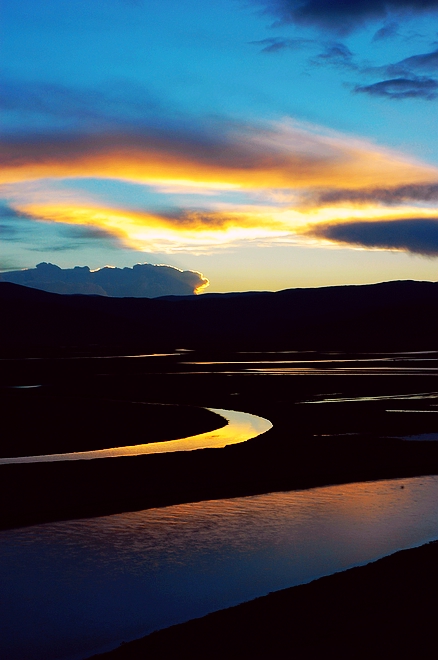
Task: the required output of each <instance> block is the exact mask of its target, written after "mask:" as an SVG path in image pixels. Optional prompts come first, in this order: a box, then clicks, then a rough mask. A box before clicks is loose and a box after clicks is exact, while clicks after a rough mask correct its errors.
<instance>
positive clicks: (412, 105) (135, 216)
mask: <svg viewBox="0 0 438 660" xmlns="http://www.w3.org/2000/svg"><path fill="white" fill-rule="evenodd" d="M425 7H426V8H425ZM2 11H3V15H2V28H1V29H2V43H3V48H2V51H3V63H4V66H3V70H2V77H3V81H2V100H1V109H2V115H3V116H2V128H3V131H2V132H3V143H4V144H3V154H4V155H3V158H2V166H1V176H0V199H1V202H0V204H1V206H0V247H1V252H0V270H11V269H20V268H32V267H34V266H35V265H36V264H37V263H39V262H41V261H48V262H52V263H56V264H58V265H59V266H61V267H72V266H75V265H88V266H90V267H91V268H99V267H102V266H104V265H106V264H109V265H113V266H119V267H121V266H132V265H133V264H135V263H143V262H149V263H164V264H169V265H172V266H175V267H178V268H181V269H184V270H187V269H189V270H198V271H200V272H202V273H203V274H204V275H205V276H206V277H207V278H208V279H209V280H210V287H209V288H208V289H207V291H230V290H248V289H271V290H277V289H282V288H288V287H295V286H325V285H330V284H351V283H362V282H375V281H380V280H387V279H432V280H436V279H437V260H436V257H437V256H438V209H437V203H438V151H437V143H438V112H437V104H438V73H437V71H438V0H429V1H428V2H418V1H416V0H392V2H386V1H384V0H371V1H370V2H367V3H362V2H357V1H356V2H345V1H343V2H341V0H335V1H333V0H331V1H329V0H220V2H219V1H215V0H213V1H209V2H201V1H199V0H186V2H184V3H181V2H177V1H176V0H161V1H160V2H158V1H155V0H148V1H146V0H144V1H143V0H94V1H93V2H92V3H90V2H85V1H82V0H68V1H67V0H42V1H41V2H38V3H35V2H34V1H33V0H32V1H30V0H22V2H20V3H16V2H13V1H12V0H4V2H3V10H2Z"/></svg>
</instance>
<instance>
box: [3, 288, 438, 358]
mask: <svg viewBox="0 0 438 660" xmlns="http://www.w3.org/2000/svg"><path fill="white" fill-rule="evenodd" d="M437 309H438V283H432V282H415V281H401V282H386V283H382V284H374V285H364V286H340V287H327V288H320V289H290V290H286V291H280V292H277V293H241V294H209V295H203V296H190V297H184V296H182V297H174V298H172V297H171V298H164V299H163V298H159V299H134V298H106V297H104V296H77V295H74V296H62V295H56V294H51V293H46V292H42V291H36V290H34V289H30V288H24V287H20V286H18V285H13V284H8V283H0V311H1V314H2V318H3V319H5V321H4V322H3V323H2V325H1V328H0V351H1V354H2V355H4V356H10V355H12V354H17V355H19V354H23V355H34V354H44V353H52V354H53V353H56V352H57V351H58V352H60V353H71V352H75V351H76V352H84V353H93V352H101V353H103V354H105V353H107V354H117V353H119V352H123V351H125V352H126V351H131V352H137V353H138V352H140V353H142V352H143V353H146V352H154V351H166V350H173V349H175V348H178V347H184V348H198V349H210V350H211V349H218V350H220V349H222V350H224V349H234V350H268V351H273V350H280V349H282V350H284V349H291V350H292V349H293V350H298V349H300V350H301V349H303V350H392V351H393V350H422V349H427V350H431V349H432V348H436V347H437V345H438V333H437V331H436V322H435V318H436V315H437Z"/></svg>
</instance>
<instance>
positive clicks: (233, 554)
mask: <svg viewBox="0 0 438 660" xmlns="http://www.w3.org/2000/svg"><path fill="white" fill-rule="evenodd" d="M436 538H438V476H432V477H421V478H415V479H403V480H391V481H379V482H370V483H359V484H348V485H343V486H332V487H326V488H315V489H310V490H305V491H292V492H288V493H271V494H268V495H259V496H253V497H243V498H236V499H230V500H217V501H207V502H199V503H194V504H184V505H178V506H170V507H166V508H161V509H149V510H146V511H140V512H134V513H126V514H119V515H113V516H105V517H100V518H93V519H86V520H85V519H84V520H75V521H67V522H58V523H50V524H44V525H36V526H33V527H26V528H22V529H16V530H9V531H3V532H0V591H1V594H2V598H1V601H0V656H1V657H2V658H7V659H8V660H23V658H26V660H79V659H83V658H86V657H88V656H90V655H91V654H93V653H95V652H98V651H102V650H106V649H110V648H114V647H116V646H118V645H119V644H120V642H122V641H128V640H131V639H134V638H138V637H140V636H142V635H145V634H147V633H149V632H151V631H152V630H156V629H158V628H163V627H167V626H169V625H171V624H174V623H177V622H182V621H185V620H189V619H191V618H194V617H197V616H201V615H203V614H206V613H208V612H211V611H214V610H218V609H222V608H225V607H228V606H231V605H234V604H237V603H241V602H243V601H246V600H249V599H252V598H255V597H256V596H260V595H263V594H266V593H268V592H269V591H274V590H278V589H282V588H285V587H290V586H293V585H297V584H302V583H305V582H309V581H311V580H313V579H315V578H318V577H320V576H322V575H328V574H331V573H334V572H336V571H341V570H345V569H347V568H348V567H351V566H355V565H360V564H364V563H367V562H369V561H370V560H374V559H377V558H379V557H382V556H384V555H387V554H390V553H392V552H395V551H397V550H399V549H401V548H408V547H412V546H416V545H420V544H422V543H425V542H427V541H430V540H433V539H436Z"/></svg>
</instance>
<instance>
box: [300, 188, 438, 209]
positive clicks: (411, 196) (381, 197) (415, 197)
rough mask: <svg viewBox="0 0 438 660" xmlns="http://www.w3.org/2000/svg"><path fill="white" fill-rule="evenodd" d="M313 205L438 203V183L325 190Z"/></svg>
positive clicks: (316, 197)
mask: <svg viewBox="0 0 438 660" xmlns="http://www.w3.org/2000/svg"><path fill="white" fill-rule="evenodd" d="M310 201H311V203H314V204H317V205H324V204H339V203H345V202H347V203H353V204H355V203H358V204H364V203H366V204H369V203H381V204H388V205H394V204H400V203H405V202H415V201H419V202H423V203H428V202H438V183H432V184H424V185H421V184H417V185H415V184H414V185H406V186H398V187H394V188H380V187H379V188H370V189H366V188H364V189H361V190H348V189H338V190H323V191H318V192H315V194H314V198H313V200H310Z"/></svg>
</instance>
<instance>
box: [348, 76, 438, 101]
mask: <svg viewBox="0 0 438 660" xmlns="http://www.w3.org/2000/svg"><path fill="white" fill-rule="evenodd" d="M354 91H355V92H358V93H365V94H370V95H371V96H383V97H385V98H389V99H399V100H400V99H425V100H426V101H433V100H434V99H436V98H437V95H438V81H436V80H435V79H434V78H392V79H390V80H381V81H380V82H377V83H373V84H372V85H356V87H355V88H354Z"/></svg>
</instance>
